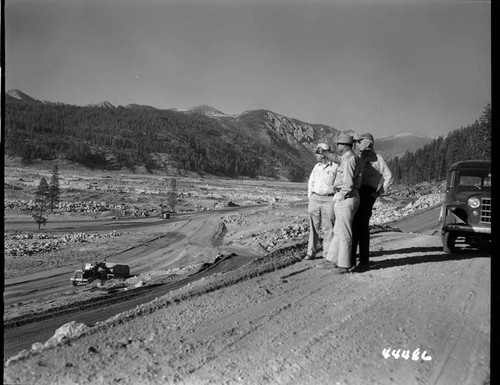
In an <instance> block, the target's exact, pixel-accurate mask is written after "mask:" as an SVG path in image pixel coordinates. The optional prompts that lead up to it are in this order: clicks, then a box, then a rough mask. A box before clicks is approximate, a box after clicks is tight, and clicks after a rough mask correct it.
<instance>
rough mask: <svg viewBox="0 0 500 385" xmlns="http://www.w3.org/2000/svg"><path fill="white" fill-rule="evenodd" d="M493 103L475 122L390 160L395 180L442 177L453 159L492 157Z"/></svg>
mask: <svg viewBox="0 0 500 385" xmlns="http://www.w3.org/2000/svg"><path fill="white" fill-rule="evenodd" d="M491 147H492V142H491V105H489V104H488V105H487V106H486V107H485V108H484V112H483V115H482V116H481V117H480V118H479V120H476V121H475V122H474V123H473V124H471V125H469V126H467V127H462V128H460V129H457V130H454V131H452V132H450V133H449V134H448V136H447V137H446V138H443V137H439V138H438V139H435V140H434V141H433V142H431V143H429V144H428V145H426V146H424V147H423V148H421V149H419V150H417V151H415V152H407V153H406V154H405V155H403V156H402V157H401V158H398V157H396V158H394V159H392V160H391V161H390V162H389V167H390V168H391V170H392V172H393V175H394V181H395V183H397V184H399V183H403V184H409V185H414V184H416V183H420V182H424V181H431V180H437V181H440V180H443V179H445V178H446V171H447V170H448V167H449V166H451V165H452V164H453V163H455V162H458V161H461V160H470V159H485V160H491Z"/></svg>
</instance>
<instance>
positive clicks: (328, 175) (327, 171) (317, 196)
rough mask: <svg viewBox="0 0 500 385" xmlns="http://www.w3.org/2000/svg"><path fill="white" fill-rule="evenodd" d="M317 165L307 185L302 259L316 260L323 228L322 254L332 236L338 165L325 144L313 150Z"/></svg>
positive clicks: (328, 245)
mask: <svg viewBox="0 0 500 385" xmlns="http://www.w3.org/2000/svg"><path fill="white" fill-rule="evenodd" d="M315 156H316V160H317V161H318V163H316V165H315V166H314V168H313V170H312V172H311V175H310V176H309V181H308V184H307V197H308V198H309V206H308V208H307V213H308V215H309V243H308V245H307V252H306V255H305V257H304V259H307V260H311V259H315V258H316V253H317V252H318V242H319V232H320V228H321V226H322V227H323V233H324V234H323V254H326V251H327V250H328V248H329V247H330V241H331V239H332V236H333V224H334V222H335V216H334V213H333V205H332V197H333V195H334V193H335V191H334V189H333V182H334V181H335V176H336V173H337V168H338V165H337V164H336V163H335V162H333V160H332V159H333V156H334V154H333V153H332V151H331V148H330V146H329V145H328V144H326V143H319V144H318V146H317V147H316V149H315Z"/></svg>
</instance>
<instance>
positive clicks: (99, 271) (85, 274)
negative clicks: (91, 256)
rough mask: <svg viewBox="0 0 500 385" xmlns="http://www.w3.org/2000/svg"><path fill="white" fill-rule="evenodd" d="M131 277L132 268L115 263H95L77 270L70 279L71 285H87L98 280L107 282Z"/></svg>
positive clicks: (87, 264)
mask: <svg viewBox="0 0 500 385" xmlns="http://www.w3.org/2000/svg"><path fill="white" fill-rule="evenodd" d="M129 276H130V267H129V266H128V265H120V264H116V263H113V262H106V261H104V262H97V263H96V262H94V263H86V264H85V266H83V263H82V269H79V270H75V272H74V273H73V275H72V276H71V278H70V281H71V284H72V285H73V286H76V285H78V284H87V283H90V282H93V281H95V280H97V279H99V280H101V281H106V280H108V279H114V278H128V277H129Z"/></svg>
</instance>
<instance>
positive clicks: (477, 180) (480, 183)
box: [458, 173, 491, 187]
mask: <svg viewBox="0 0 500 385" xmlns="http://www.w3.org/2000/svg"><path fill="white" fill-rule="evenodd" d="M458 185H459V186H471V187H491V173H487V174H478V173H474V174H472V173H460V177H459V180H458Z"/></svg>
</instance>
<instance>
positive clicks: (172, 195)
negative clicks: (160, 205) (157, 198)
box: [167, 178, 177, 212]
mask: <svg viewBox="0 0 500 385" xmlns="http://www.w3.org/2000/svg"><path fill="white" fill-rule="evenodd" d="M176 204H177V179H176V178H170V181H169V191H168V192H167V206H168V208H169V210H170V212H175V206H176Z"/></svg>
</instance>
